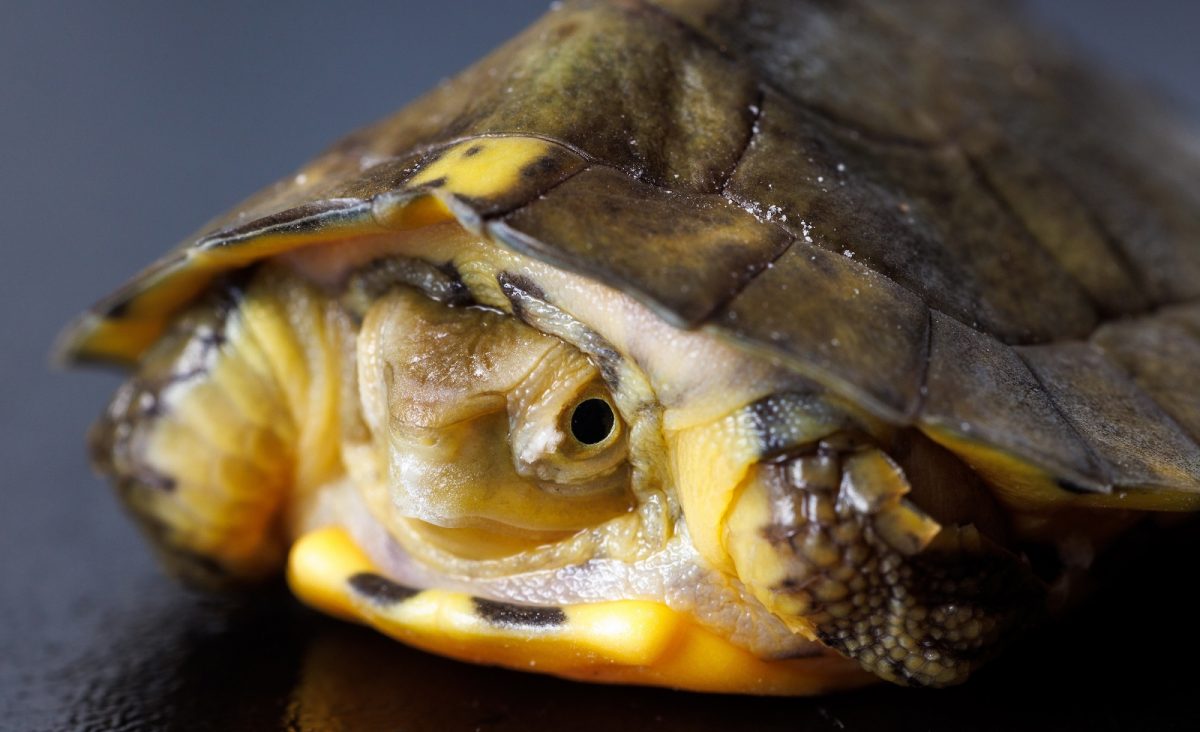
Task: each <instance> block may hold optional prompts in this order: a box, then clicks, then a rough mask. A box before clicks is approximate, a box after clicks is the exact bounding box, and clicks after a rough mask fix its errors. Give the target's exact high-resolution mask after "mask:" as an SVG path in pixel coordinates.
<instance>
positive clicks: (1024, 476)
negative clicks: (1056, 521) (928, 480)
mask: <svg viewBox="0 0 1200 732" xmlns="http://www.w3.org/2000/svg"><path fill="white" fill-rule="evenodd" d="M922 431H923V432H924V433H925V434H927V435H928V436H929V437H930V438H931V439H933V440H934V441H935V442H937V443H939V444H940V445H942V446H943V447H945V448H947V449H949V450H951V451H952V452H954V453H955V454H957V455H958V456H959V457H960V458H962V460H963V461H964V462H966V463H967V464H968V465H970V466H971V467H972V468H974V469H975V470H976V471H978V472H979V474H980V475H982V476H983V478H984V480H986V481H987V482H988V483H989V484H990V485H991V486H992V487H993V489H994V490H995V493H996V496H997V497H998V498H999V499H1000V500H1001V502H1003V503H1004V504H1005V505H1006V506H1008V507H1010V508H1011V509H1013V510H1015V511H1018V512H1026V513H1047V512H1049V511H1050V510H1052V509H1056V508H1064V509H1065V508H1109V509H1114V508H1115V509H1121V508H1124V509H1130V510H1136V511H1195V510H1198V509H1200V493H1189V492H1186V491H1178V490H1165V489H1162V488H1156V489H1153V490H1138V489H1136V488H1124V487H1118V488H1114V489H1113V491H1112V492H1111V493H1073V492H1071V491H1067V490H1064V489H1062V488H1061V487H1059V486H1058V485H1057V483H1056V481H1055V476H1053V475H1051V474H1050V473H1047V472H1046V471H1045V470H1043V469H1042V468H1039V467H1038V466H1036V465H1034V464H1032V463H1030V462H1029V461H1027V460H1024V459H1022V458H1021V457H1019V456H1016V455H1013V454H1011V453H1008V452H1005V451H1003V450H998V449H996V448H993V447H990V446H988V445H985V444H982V443H979V442H976V441H973V440H971V439H969V438H966V437H963V436H962V435H959V434H956V433H953V432H949V431H946V430H940V429H935V428H932V427H929V426H923V427H922Z"/></svg>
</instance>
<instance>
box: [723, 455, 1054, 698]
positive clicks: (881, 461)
mask: <svg viewBox="0 0 1200 732" xmlns="http://www.w3.org/2000/svg"><path fill="white" fill-rule="evenodd" d="M911 488H912V487H911V486H910V484H909V481H908V479H907V478H906V476H905V473H904V471H903V470H902V469H901V468H900V467H899V466H898V465H897V464H896V463H895V462H894V461H893V460H892V459H891V458H889V457H888V456H887V455H886V454H885V453H884V452H883V451H882V450H881V449H879V448H878V447H875V446H873V445H871V444H867V443H856V442H855V441H854V440H851V439H845V438H841V437H835V438H831V439H827V440H824V441H821V442H820V443H819V444H818V445H816V446H815V447H814V448H812V449H811V450H810V451H809V452H807V453H806V454H801V455H797V456H793V457H787V458H786V459H780V460H776V461H773V462H761V463H758V464H756V465H754V466H752V467H751V469H750V470H749V471H748V472H747V474H746V478H745V480H744V481H743V483H742V485H741V487H740V491H739V493H738V497H737V498H736V500H735V502H734V503H733V505H732V506H731V510H730V513H729V515H728V521H727V523H726V546H727V548H728V551H729V555H730V557H731V559H732V560H733V563H734V565H735V567H736V569H737V573H738V575H739V576H740V578H741V580H742V581H743V582H745V583H746V584H747V585H748V586H750V587H751V588H752V589H753V591H754V592H755V594H756V596H757V597H758V598H759V600H760V601H762V602H763V603H764V604H765V605H767V606H768V607H769V608H771V610H772V611H774V612H775V613H776V614H777V615H779V616H780V617H781V618H783V619H784V621H785V622H787V623H788V624H789V625H790V626H791V627H792V628H793V629H794V630H796V631H797V632H803V633H806V634H809V635H811V636H813V637H815V638H817V639H819V640H820V641H822V642H823V643H825V644H826V645H828V646H830V647H832V648H834V649H836V650H837V651H839V652H840V653H842V654H844V655H846V656H848V657H850V658H853V659H855V660H857V661H858V662H859V663H860V664H862V666H863V667H864V668H866V669H867V670H869V671H872V672H873V673H875V674H877V675H879V676H880V677H882V678H884V679H887V680H889V681H893V682H897V683H902V684H912V685H920V686H944V685H948V684H954V683H958V682H961V681H963V680H965V679H966V678H967V676H968V675H969V674H970V672H971V671H972V670H973V669H974V668H976V667H977V666H978V665H979V664H980V663H982V662H983V661H984V660H986V659H987V658H988V657H989V656H991V655H992V654H993V652H994V651H996V650H997V649H998V648H999V647H1000V646H1001V645H1003V644H1004V642H1005V641H1007V640H1008V639H1009V638H1010V637H1012V636H1013V635H1014V634H1015V633H1016V632H1017V631H1019V630H1020V629H1021V628H1022V627H1023V626H1025V625H1026V624H1027V623H1028V622H1029V621H1030V620H1031V619H1032V618H1033V617H1034V616H1035V615H1036V614H1037V613H1040V612H1041V610H1042V608H1043V607H1044V604H1045V599H1044V591H1043V588H1042V586H1041V585H1040V583H1039V582H1038V581H1037V580H1036V578H1035V577H1034V575H1033V573H1032V571H1031V570H1030V568H1029V566H1028V565H1027V563H1026V562H1025V561H1024V560H1023V559H1022V558H1020V557H1018V556H1017V555H1015V554H1014V553H1012V552H1009V551H1006V550H1005V549H1003V548H1001V547H1000V546H999V545H998V544H996V543H995V542H993V541H991V540H989V539H988V538H987V537H985V536H984V535H983V534H982V533H981V532H980V531H979V530H978V528H977V527H976V526H975V525H974V524H971V523H966V524H959V525H954V524H946V525H944V524H942V523H940V522H939V521H935V520H934V519H933V518H931V517H930V515H928V514H927V513H926V512H925V511H923V510H922V509H921V508H919V507H918V506H917V505H916V504H915V503H914V502H913V501H912V500H911V499H912V496H910V495H909V494H910V491H911Z"/></svg>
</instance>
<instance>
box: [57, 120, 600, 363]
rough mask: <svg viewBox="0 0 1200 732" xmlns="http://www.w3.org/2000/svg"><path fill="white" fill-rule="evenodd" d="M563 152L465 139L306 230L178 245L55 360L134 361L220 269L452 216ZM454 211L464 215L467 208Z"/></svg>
mask: <svg viewBox="0 0 1200 732" xmlns="http://www.w3.org/2000/svg"><path fill="white" fill-rule="evenodd" d="M565 152H566V150H565V148H563V147H562V146H561V145H557V144H555V143H552V142H548V141H546V140H542V139H540V138H533V137H518V136H513V137H481V138H472V139H469V140H464V141H463V142H460V143H457V144H455V145H452V146H450V147H449V148H447V149H446V150H445V152H444V153H443V154H442V155H440V156H439V157H438V158H437V159H436V160H434V161H433V162H432V163H430V164H429V165H428V166H427V167H425V168H424V169H423V170H421V171H419V172H418V173H417V174H416V175H415V176H414V177H413V178H412V179H410V180H409V181H407V182H406V183H405V184H404V185H403V186H402V187H401V188H400V189H398V190H395V191H391V192H386V193H383V194H381V195H379V196H378V197H376V198H375V199H374V201H373V204H372V205H370V206H369V207H368V206H365V205H364V206H363V207H362V208H361V209H353V208H351V209H347V210H345V211H341V212H340V211H339V210H337V209H333V210H330V211H328V212H326V213H325V214H322V215H323V216H325V217H327V219H326V220H324V221H321V222H319V223H315V224H314V225H312V226H311V227H288V226H281V227H280V228H278V229H276V230H274V231H264V232H262V233H260V234H257V235H253V236H250V237H248V238H246V239H245V240H243V241H236V242H233V243H229V244H224V245H221V246H215V247H205V248H199V247H193V248H189V249H184V250H182V251H180V252H177V253H175V254H174V255H172V257H171V258H168V259H166V260H164V261H162V262H160V263H159V264H157V265H154V266H153V267H151V269H149V270H147V271H146V272H144V273H143V274H141V275H139V276H138V277H137V278H136V279H135V280H134V281H133V282H131V283H130V284H128V285H126V286H125V287H124V288H122V289H121V290H119V291H118V292H117V293H116V295H114V297H113V298H110V300H108V301H107V302H108V303H109V304H117V303H119V304H120V305H121V308H120V311H119V314H118V315H115V316H111V317H110V316H107V315H104V314H101V313H88V314H86V315H84V316H83V317H82V318H79V319H78V320H76V321H75V323H73V324H72V325H71V326H69V327H68V329H67V331H66V332H65V333H64V335H63V337H62V338H61V339H60V343H59V346H58V348H57V349H56V350H57V358H58V359H59V360H62V361H71V360H97V361H107V362H113V363H117V364H122V365H132V364H133V363H135V362H136V361H137V359H138V358H139V357H140V356H141V354H142V353H143V352H144V351H145V350H146V348H148V347H149V346H150V344H152V343H153V342H154V341H155V340H156V339H157V338H158V337H159V336H160V335H161V334H162V332H163V331H164V330H165V328H166V326H167V323H168V322H170V320H171V318H172V317H173V316H174V315H175V314H176V313H177V312H178V311H179V310H180V308H181V307H183V306H184V305H186V304H187V303H188V302H190V301H192V300H193V299H195V298H196V297H197V296H198V295H199V294H200V293H201V292H202V291H203V290H204V288H205V287H207V286H208V284H209V283H210V282H211V281H212V279H213V278H214V277H215V276H217V275H219V274H220V273H222V272H228V271H230V270H234V269H237V268H239V267H244V266H246V265H248V264H252V263H254V262H257V261H261V260H263V259H267V258H269V257H273V256H276V255H278V254H283V253H285V252H289V251H292V250H295V249H300V248H303V247H312V246H316V245H321V244H332V243H347V242H349V241H350V240H353V239H358V238H362V237H366V236H372V235H376V234H381V233H387V232H391V231H404V230H410V229H415V228H420V227H424V226H431V225H434V224H438V223H443V222H446V221H450V220H453V219H454V218H455V211H454V210H452V207H453V208H455V210H457V208H456V205H455V204H454V203H453V200H454V199H455V198H456V197H461V198H466V199H486V198H492V197H497V196H503V195H504V194H507V193H509V192H510V191H513V190H517V189H519V188H520V186H521V185H522V182H523V181H522V174H523V171H525V170H526V169H527V168H528V166H531V165H533V164H535V163H537V162H538V161H540V160H542V159H546V158H549V157H552V156H558V157H557V158H556V159H557V160H558V161H559V162H560V163H561V164H562V165H563V169H562V171H561V174H562V175H569V174H570V172H572V171H573V170H577V169H578V168H579V167H580V166H582V165H583V161H582V159H581V158H579V157H578V156H576V155H567V156H566V157H563V156H564V153H565ZM430 184H437V185H436V186H431V185H430ZM459 213H461V214H463V216H465V217H466V218H470V217H469V212H467V211H459ZM101 309H104V308H101Z"/></svg>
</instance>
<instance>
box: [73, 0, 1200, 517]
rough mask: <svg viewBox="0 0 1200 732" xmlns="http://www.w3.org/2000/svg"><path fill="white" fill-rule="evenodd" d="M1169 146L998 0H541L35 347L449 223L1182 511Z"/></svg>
mask: <svg viewBox="0 0 1200 732" xmlns="http://www.w3.org/2000/svg"><path fill="white" fill-rule="evenodd" d="M1198 151H1200V146H1198V145H1197V144H1196V141H1195V138H1193V137H1191V136H1189V133H1188V132H1187V131H1186V130H1184V128H1183V127H1182V126H1180V125H1179V124H1178V123H1177V122H1176V120H1175V118H1174V117H1172V116H1171V115H1170V114H1168V113H1166V112H1165V111H1164V110H1163V108H1162V107H1161V105H1160V104H1159V103H1158V102H1156V101H1155V100H1152V99H1148V98H1146V97H1145V96H1144V95H1142V94H1141V93H1140V92H1137V91H1134V90H1131V89H1128V88H1125V87H1121V86H1119V85H1117V84H1115V83H1114V82H1111V81H1109V80H1106V79H1103V78H1101V77H1099V76H1097V75H1095V74H1094V73H1092V72H1089V71H1087V70H1085V69H1083V68H1081V67H1080V66H1078V65H1077V64H1076V63H1075V62H1074V61H1073V60H1072V59H1071V58H1069V57H1067V56H1066V55H1064V54H1062V53H1060V52H1059V51H1057V50H1055V47H1054V46H1053V44H1052V43H1047V42H1046V39H1044V38H1041V37H1039V36H1037V35H1036V34H1035V33H1033V32H1032V31H1030V30H1029V29H1028V28H1026V27H1025V26H1024V25H1023V24H1022V23H1021V22H1020V21H1019V20H1017V19H1014V18H1013V17H1012V16H1011V14H1009V13H1008V12H1006V11H1005V10H1004V9H1003V7H998V4H996V3H985V2H958V3H945V2H935V1H934V0H916V1H915V2H910V3H904V4H902V5H895V4H892V3H885V2H868V1H867V0H847V2H841V3H828V2H823V1H820V0H756V1H755V2H744V3H720V2H712V1H711V0H610V1H608V2H601V1H599V0H596V1H588V0H583V1H580V2H570V3H566V4H564V5H562V6H560V7H557V8H556V9H555V10H553V11H552V12H550V13H549V14H548V15H546V16H545V17H544V18H543V19H542V20H541V21H539V22H538V23H537V24H535V25H534V26H533V27H531V28H530V29H529V30H527V31H526V32H525V33H524V34H522V35H521V36H519V37H517V38H516V39H514V40H513V41H511V42H510V43H508V44H507V45H505V46H504V47H502V48H501V49H499V50H498V51H496V52H494V53H493V54H492V55H490V56H488V57H487V58H485V59H483V60H482V61H481V62H479V63H478V64H476V65H475V66H473V67H471V68H469V69H467V70H466V71H465V72H463V73H462V74H460V75H459V76H458V77H456V78H455V79H454V80H452V81H450V82H449V83H446V84H444V85H442V86H440V87H438V88H437V89H436V90H434V91H433V92H431V93H430V94H428V95H427V96H425V97H423V98H421V99H419V100H418V101H416V102H415V103H413V104H412V105H411V106H409V107H408V108H406V109H405V110H403V111H401V112H400V113H398V114H397V115H395V116H393V117H391V118H389V119H386V120H384V121H382V122H379V123H377V124H375V125H374V126H372V127H369V128H367V129H365V130H362V131H360V132H357V133H355V134H352V135H350V136H349V137H347V138H346V139H344V140H342V141H341V142H340V143H338V144H337V145H335V146H334V147H333V148H332V149H330V150H329V151H327V152H325V153H324V154H322V155H321V156H319V157H318V158H317V159H316V160H314V161H313V162H311V163H310V164H308V165H307V166H306V167H304V168H303V169H301V170H300V171H299V172H298V173H297V174H295V175H293V176H291V177H288V178H286V179H284V180H283V181H281V182H279V183H277V184H275V185H274V186H272V187H270V188H268V189H267V190H265V191H263V192H261V193H259V194H258V195H256V196H254V197H252V198H251V199H249V200H248V201H246V202H245V203H243V204H242V205H241V206H239V207H238V208H236V209H235V210H234V211H233V212H231V213H230V214H228V215H226V216H225V217H223V218H221V219H219V220H218V221H216V222H215V223H213V224H212V225H211V227H210V228H209V230H208V231H207V232H206V233H203V234H201V235H200V236H198V237H196V238H193V239H190V240H188V241H187V242H185V243H184V244H183V245H182V246H181V247H179V248H177V249H176V250H174V251H173V252H171V253H170V254H169V255H168V256H167V257H166V258H165V259H163V260H161V261H160V262H158V263H157V264H155V265H154V266H152V267H151V268H150V269H148V270H147V271H145V272H144V273H143V274H141V275H140V276H139V277H138V278H137V279H135V280H134V281H133V282H132V283H130V284H129V285H127V286H126V287H124V288H123V289H121V290H120V291H118V292H117V293H116V294H115V295H113V296H112V297H110V298H109V299H107V300H105V301H104V302H102V303H101V304H100V305H98V306H97V307H96V308H95V309H94V310H93V311H91V312H89V313H88V314H86V315H85V316H83V318H82V319H81V320H80V321H79V322H78V323H76V325H75V326H73V328H72V329H71V330H70V331H69V332H68V334H67V336H66V338H65V341H64V346H63V351H62V352H63V355H64V357H65V358H67V359H68V360H86V361H94V360H99V361H106V362H116V363H119V364H130V363H133V362H135V361H136V360H137V358H138V357H139V355H140V354H141V353H142V351H143V350H144V349H145V348H146V347H147V346H148V345H149V344H150V343H152V342H153V341H154V340H155V339H156V338H157V337H158V336H159V335H160V334H161V333H162V332H163V330H164V328H165V327H166V325H167V324H168V323H169V321H170V320H171V318H172V317H173V315H174V314H176V313H178V312H179V311H180V310H181V308H183V307H184V306H186V305H187V304H188V303H189V302H190V301H192V300H193V299H194V298H196V297H197V296H198V295H199V294H200V293H201V292H202V291H204V290H205V288H206V287H207V286H208V285H209V283H210V282H211V281H212V279H213V278H214V277H215V276H217V275H218V274H220V273H222V272H225V271H228V270H232V269H237V268H242V267H246V266H248V265H250V264H252V263H254V262H255V261H257V260H261V259H263V258H266V257H270V256H273V255H275V254H278V253H281V252H284V251H287V250H290V249H293V248H297V247H309V246H336V245H337V243H338V242H342V241H345V240H347V239H354V238H357V237H365V236H372V235H378V234H384V233H387V232H392V231H396V230H400V229H411V228H415V227H420V226H424V225H427V224H430V223H433V222H438V221H444V220H447V219H450V218H455V219H457V220H458V221H459V222H460V223H461V224H462V225H463V226H465V227H466V228H468V229H470V230H472V231H474V232H477V233H478V234H480V235H481V236H484V237H487V238H488V239H490V240H492V241H494V242H495V243H497V244H499V245H502V246H505V247H510V248H512V249H514V250H517V251H520V252H522V253H525V254H528V255H532V256H534V257H536V258H539V259H542V260H545V261H547V262H549V263H551V264H553V265H555V266H558V267H561V268H564V269H566V270H569V271H573V272H576V273H579V274H581V275H583V276H586V277H589V278H593V279H595V280H598V281H601V282H603V283H605V284H607V285H610V286H612V287H615V288H619V289H621V290H622V291H625V292H627V293H629V294H630V295H631V296H633V297H635V298H637V299H638V300H640V301H641V302H643V303H645V304H646V305H648V306H649V307H651V308H652V309H653V310H654V311H655V312H657V313H658V314H659V315H661V316H662V317H663V318H664V319H665V320H667V321H668V322H670V323H672V324H673V325H676V326H678V327H681V328H704V329H708V330H710V331H712V332H715V333H718V334H721V335H722V336H724V337H727V338H729V339H731V340H733V341H735V342H737V343H739V344H741V345H742V346H744V347H745V348H747V349H752V350H754V351H756V352H758V353H760V354H765V355H767V356H769V357H771V358H774V359H777V360H778V361H780V362H783V363H786V364H788V365H790V366H791V367H793V368H795V369H796V370H797V371H799V372H802V373H803V374H804V375H806V376H808V377H810V378H812V379H815V380H817V381H819V382H820V383H822V384H823V385H825V386H826V387H827V388H828V389H830V390H832V391H834V392H836V393H838V394H840V395H842V396H843V397H845V398H847V399H849V400H852V401H853V402H854V403H856V404H858V405H861V406H862V407H863V408H864V409H866V410H869V411H870V412H873V413H875V414H876V415H878V416H880V417H882V418H884V419H887V420H890V421H892V422H894V423H897V424H915V425H917V426H919V427H920V428H921V429H922V430H923V431H925V432H927V433H928V434H930V435H931V436H933V437H934V439H936V440H938V441H939V442H941V443H942V444H944V445H947V446H950V447H951V448H952V449H954V450H955V451H956V452H958V453H959V454H961V455H965V456H967V457H968V458H969V461H970V462H971V463H972V464H973V465H975V466H976V467H977V468H978V469H980V470H981V471H982V472H984V473H985V474H990V475H992V476H993V477H996V476H999V477H1001V478H1003V480H1002V481H1001V482H1006V483H1008V484H1009V485H1014V486H1017V487H1021V486H1026V487H1027V486H1029V485H1033V484H1034V483H1038V484H1039V485H1040V484H1042V483H1046V482H1047V481H1046V480H1045V479H1049V484H1050V485H1052V486H1054V487H1053V490H1056V491H1063V492H1069V493H1075V494H1078V493H1090V494H1095V496H1096V498H1097V500H1111V501H1113V502H1114V503H1119V504H1120V505H1128V506H1131V507H1143V508H1175V509H1182V508H1196V507H1200V447H1198V446H1197V439H1200V376H1197V375H1198V374H1200V152H1198ZM1030 476H1034V477H1030ZM1039 490H1042V489H1039ZM1040 495H1041V497H1042V498H1043V499H1044V498H1048V496H1047V495H1045V492H1044V490H1043V493H1042V494H1040ZM1049 498H1052V496H1049Z"/></svg>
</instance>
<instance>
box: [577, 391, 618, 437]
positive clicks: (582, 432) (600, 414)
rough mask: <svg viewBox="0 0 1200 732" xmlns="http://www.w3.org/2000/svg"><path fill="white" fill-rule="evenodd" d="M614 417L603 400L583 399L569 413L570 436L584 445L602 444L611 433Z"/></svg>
mask: <svg viewBox="0 0 1200 732" xmlns="http://www.w3.org/2000/svg"><path fill="white" fill-rule="evenodd" d="M614 424H616V415H614V414H613V409H612V406H611V405H610V404H609V403H608V402H606V401H604V400H603V399H585V400H583V401H582V402H580V403H579V404H578V405H576V407H575V411H573V412H571V435H572V436H574V437H575V439H576V440H579V441H580V442H581V443H583V444H584V445H596V444H599V443H601V442H604V440H605V439H607V438H608V436H609V435H610V434H612V431H613V425H614Z"/></svg>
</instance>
